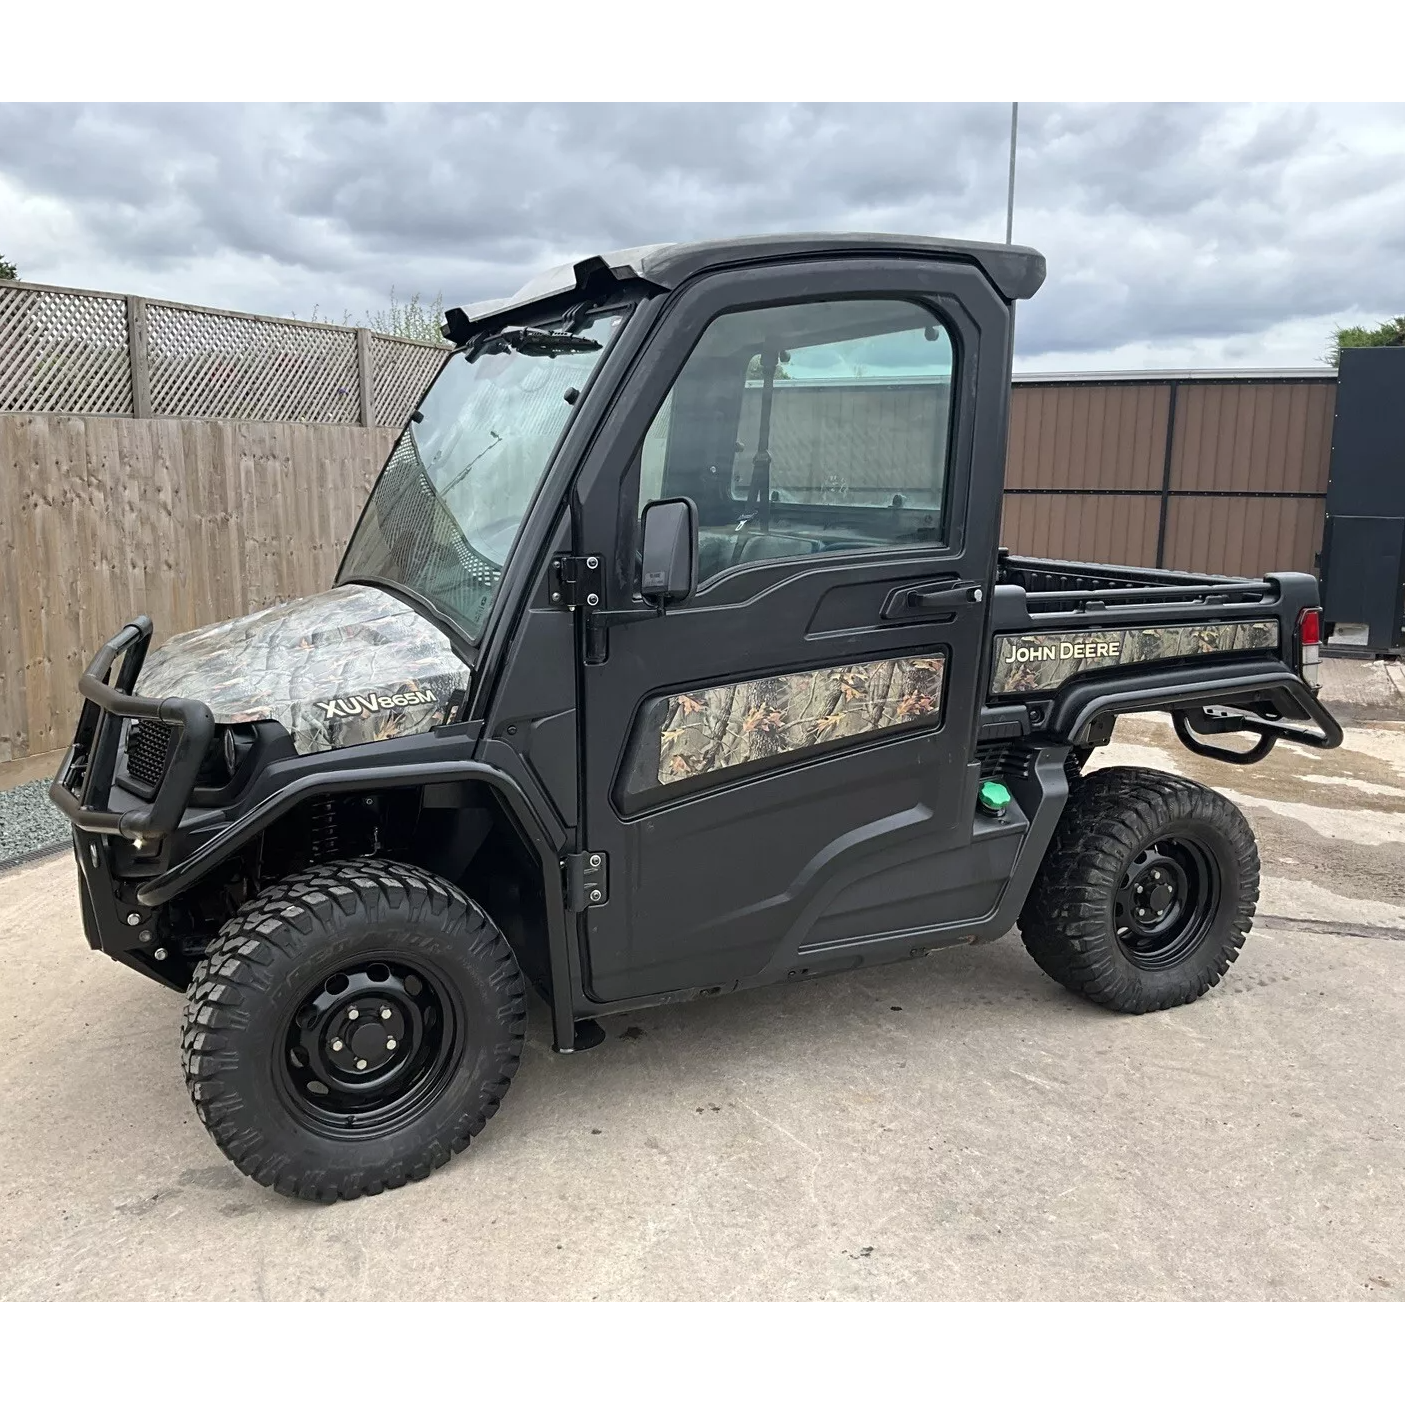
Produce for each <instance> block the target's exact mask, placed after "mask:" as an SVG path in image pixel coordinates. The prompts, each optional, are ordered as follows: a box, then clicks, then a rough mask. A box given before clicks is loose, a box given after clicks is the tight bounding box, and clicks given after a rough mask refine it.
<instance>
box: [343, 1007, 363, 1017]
mask: <svg viewBox="0 0 1405 1405" xmlns="http://www.w3.org/2000/svg"><path fill="white" fill-rule="evenodd" d="M346 1017H347V1019H349V1020H359V1019H360V1018H361V1011H360V1010H358V1009H357V1008H356V1006H355V1005H353V1006H352V1007H351V1009H349V1010H348V1011H347V1012H346Z"/></svg>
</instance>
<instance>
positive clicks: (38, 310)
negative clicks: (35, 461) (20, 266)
mask: <svg viewBox="0 0 1405 1405" xmlns="http://www.w3.org/2000/svg"><path fill="white" fill-rule="evenodd" d="M4 410H9V411H18V412H23V413H30V414H75V415H129V414H131V413H132V372H131V362H130V360H129V358H128V347H127V302H126V299H125V298H121V297H115V296H112V295H110V294H104V293H82V292H77V291H75V290H72V289H67V288H44V287H38V286H35V285H32V284H24V283H0V411H4Z"/></svg>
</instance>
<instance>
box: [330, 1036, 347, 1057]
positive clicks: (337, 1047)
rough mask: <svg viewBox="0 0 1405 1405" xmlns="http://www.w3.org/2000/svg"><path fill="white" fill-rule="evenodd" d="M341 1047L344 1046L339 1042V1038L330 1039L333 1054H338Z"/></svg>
mask: <svg viewBox="0 0 1405 1405" xmlns="http://www.w3.org/2000/svg"><path fill="white" fill-rule="evenodd" d="M343 1047H344V1046H343V1045H342V1042H341V1040H340V1039H334V1040H332V1052H333V1053H334V1054H340V1053H341V1051H342V1048H343Z"/></svg>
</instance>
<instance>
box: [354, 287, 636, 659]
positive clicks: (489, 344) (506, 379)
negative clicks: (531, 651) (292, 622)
mask: <svg viewBox="0 0 1405 1405" xmlns="http://www.w3.org/2000/svg"><path fill="white" fill-rule="evenodd" d="M623 320H624V318H623V314H622V313H619V312H614V313H609V314H603V315H601V316H598V317H596V318H595V319H594V320H593V321H591V322H589V323H586V324H585V325H583V326H580V327H576V328H574V329H573V330H572V331H571V333H570V334H569V335H567V334H566V333H564V332H557V331H551V330H548V329H544V328H540V327H533V328H514V329H512V330H509V331H506V332H503V333H500V334H499V335H498V336H496V337H492V338H490V339H489V340H488V341H486V342H484V343H482V344H481V345H480V346H479V347H478V351H477V355H476V356H475V357H474V359H472V360H470V359H469V353H467V352H463V351H458V352H455V353H454V354H453V355H452V356H451V357H449V359H448V362H447V363H446V364H445V366H444V369H443V370H442V371H441V372H440V373H439V377H438V379H437V380H436V381H435V382H434V384H433V386H431V387H430V390H429V393H428V394H427V395H426V396H425V398H424V400H423V402H422V403H421V404H420V407H419V409H418V410H417V411H416V412H415V413H414V415H412V416H411V417H410V422H409V424H407V425H406V426H405V430H404V433H402V434H401V436H400V439H399V441H398V442H397V443H396V445H395V448H394V449H393V450H392V451H391V455H390V458H389V459H387V460H386V465H385V467H384V468H383V469H382V470H381V475H380V477H379V478H378V479H377V480H376V486H375V487H374V488H373V489H372V490H371V497H370V501H369V502H368V503H367V504H366V510H365V512H364V513H363V514H362V516H361V521H360V522H359V523H358V524H357V527H356V532H355V534H354V535H353V536H352V539H351V545H350V546H348V547H347V549H346V555H345V557H343V559H342V565H341V570H340V571H339V572H338V574H337V582H338V584H341V583H343V582H346V581H353V580H360V581H381V582H384V583H385V584H387V585H400V586H403V587H405V588H406V589H407V590H409V591H412V592H413V593H414V594H416V595H418V596H420V597H422V598H423V599H424V600H426V601H427V602H428V603H429V604H430V605H432V606H434V608H435V609H437V610H439V611H441V612H442V613H443V614H444V615H446V616H447V617H448V618H449V619H451V620H453V621H454V622H455V623H456V624H457V625H459V627H460V628H461V629H463V631H464V632H465V633H466V634H467V635H468V636H469V638H471V639H474V640H476V639H478V637H479V636H480V635H481V634H482V632H483V623H484V621H485V620H486V619H487V617H488V610H489V608H490V607H491V606H492V603H493V597H494V595H495V594H496V593H497V588H498V582H499V580H501V578H502V571H503V566H504V564H505V563H506V561H507V557H508V553H509V552H510V551H511V550H512V544H513V542H514V541H515V540H516V538H517V531H518V528H519V527H521V525H522V519H523V518H524V517H525V516H526V513H527V508H528V507H529V506H530V504H531V501H532V496H533V494H534V493H535V492H536V490H537V485H538V484H539V483H540V482H541V480H542V475H543V474H544V473H545V472H546V467H547V464H548V463H549V462H550V459H551V454H552V451H553V449H555V447H556V443H557V441H558V440H559V439H560V437H561V431H562V430H563V429H565V427H566V421H567V420H568V419H569V418H570V415H571V407H572V405H574V403H575V401H576V396H575V395H571V394H570V392H571V391H573V390H574V391H577V392H579V391H582V390H584V388H585V383H586V381H587V380H588V379H589V378H590V373H591V371H592V370H594V368H595V365H596V363H597V362H598V361H599V360H600V357H601V355H602V353H603V351H604V348H605V346H606V344H607V343H608V342H609V340H610V338H611V337H612V336H613V335H614V333H615V330H616V328H617V327H618V326H619V324H620V323H621V322H622V321H623ZM568 395H569V397H570V398H569V399H568V398H567V397H568Z"/></svg>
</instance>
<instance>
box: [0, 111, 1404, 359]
mask: <svg viewBox="0 0 1405 1405" xmlns="http://www.w3.org/2000/svg"><path fill="white" fill-rule="evenodd" d="M1008 140H1009V108H1008V106H1005V105H999V104H924V105H917V104H893V105H883V106H869V105H854V104H816V105H798V106H797V105H774V106H747V105H727V106H711V105H681V106H646V105H629V104H624V105H587V106H570V105H562V106H553V105H540V104H533V105H524V106H500V105H488V106H451V107H435V106H405V105H389V106H376V105H356V106H335V107H327V106H275V105H268V106H263V105H259V106H252V105H251V106H176V105H168V106H138V105H123V106H47V105H37V104H11V105H7V106H0V255H3V256H4V257H6V258H8V259H10V260H11V261H12V262H14V263H15V264H17V265H18V267H19V270H20V275H21V277H24V278H28V279H31V280H33V281H35V282H45V283H60V284H71V285H75V286H80V287H90V288H103V289H113V290H117V291H122V292H138V293H144V294H147V295H150V296H159V297H168V298H175V299H180V300H184V301H189V302H196V303H203V304H206V305H211V306H221V307H233V308H241V309H245V310H248V311H254V312H269V313H281V314H284V315H286V314H288V313H296V314H298V315H308V314H310V313H311V312H312V311H313V309H314V308H316V309H318V311H319V314H320V315H330V316H332V317H333V318H334V319H335V320H338V321H339V320H341V318H342V316H343V314H344V313H350V314H351V317H352V319H353V320H363V318H364V314H365V312H366V311H367V310H368V309H371V310H375V309H380V308H383V307H384V306H385V305H386V304H387V302H388V301H389V297H390V291H391V288H392V287H394V288H395V289H396V291H397V293H398V294H399V295H400V296H401V297H402V298H403V297H404V296H405V295H407V294H410V293H414V292H418V293H420V294H422V295H424V296H425V297H426V298H432V297H434V296H435V295H436V294H440V293H442V294H443V296H444V298H445V300H446V301H447V302H449V303H456V302H471V301H474V300H477V299H479V298H484V297H492V296H496V295H499V294H502V293H505V292H509V291H511V290H512V289H514V288H515V287H517V286H518V285H519V284H520V283H522V282H523V281H524V280H525V278H526V277H527V276H528V275H529V274H530V273H531V272H533V271H534V270H536V269H539V268H540V267H542V266H544V265H546V264H550V263H555V262H561V261H562V260H564V259H566V258H569V257H572V256H579V255H581V254H585V253H590V252H594V251H597V250H601V249H608V248H615V247H619V246H622V245H629V244H639V243H648V242H653V241H655V240H667V239H690V238H704V237H711V236H716V235H725V234H733V233H756V232H761V231H765V230H785V229H796V230H798V229H880V230H897V231H915V232H921V233H934V234H948V235H953V236H959V237H963V238H975V239H994V240H998V239H1001V238H1003V237H1004V221H1005V182H1006V174H1007V160H1008ZM1015 238H1016V240H1017V241H1018V242H1021V243H1029V244H1033V245H1034V246H1035V247H1037V248H1039V249H1041V250H1042V251H1043V252H1044V253H1045V254H1046V255H1047V257H1048V260H1049V280H1048V282H1047V283H1046V284H1045V287H1044V290H1043V291H1042V292H1041V293H1040V294H1039V296H1038V297H1037V298H1036V299H1035V300H1034V301H1033V303H1031V304H1029V305H1027V306H1026V307H1025V308H1023V309H1022V310H1021V313H1020V320H1019V323H1018V339H1017V350H1018V366H1019V368H1021V369H1026V370H1096V369H1115V368H1128V367H1132V368H1135V367H1143V366H1145V367H1168V366H1175V367H1181V366H1205V367H1214V366H1226V365H1238V366H1302V365H1311V364H1314V363H1315V362H1316V361H1317V359H1318V358H1319V356H1320V355H1321V352H1322V350H1323V345H1324V342H1325V340H1326V337H1327V335H1328V333H1329V332H1330V330H1331V328H1332V327H1333V326H1334V325H1336V324H1338V323H1351V322H1358V321H1379V320H1381V319H1383V318H1385V317H1387V316H1394V315H1398V314H1401V313H1405V104H1402V105H1394V106H1390V105H1371V106H1367V105H1362V106H1334V105H1296V106H1294V105H1278V106H1275V105H1252V106H1206V105H1194V104H1185V105H1147V106H1134V105H1101V104H1095V105H1055V104H1042V103H1041V104H1024V105H1021V108H1020V140H1019V174H1018V184H1017V191H1016V210H1015Z"/></svg>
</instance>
